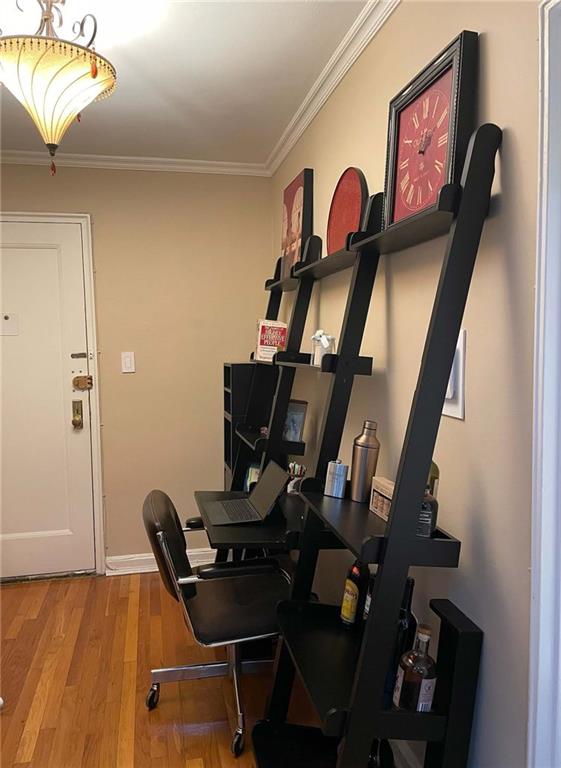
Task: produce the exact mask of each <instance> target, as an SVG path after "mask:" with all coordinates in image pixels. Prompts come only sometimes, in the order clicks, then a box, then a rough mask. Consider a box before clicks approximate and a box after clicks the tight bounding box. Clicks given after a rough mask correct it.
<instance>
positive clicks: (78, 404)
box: [72, 400, 84, 429]
mask: <svg viewBox="0 0 561 768" xmlns="http://www.w3.org/2000/svg"><path fill="white" fill-rule="evenodd" d="M72 426H73V427H74V429H83V428H84V413H83V410H82V401H81V400H73V401H72Z"/></svg>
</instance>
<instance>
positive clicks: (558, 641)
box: [528, 0, 561, 768]
mask: <svg viewBox="0 0 561 768" xmlns="http://www.w3.org/2000/svg"><path fill="white" fill-rule="evenodd" d="M559 40H561V0H545V1H542V3H541V5H540V7H539V54H540V64H539V102H540V104H539V167H538V212H537V255H536V307H535V329H534V402H533V445H532V453H533V455H532V464H533V467H532V469H533V471H532V570H531V612H530V659H529V662H530V663H529V710H528V766H529V768H546V767H547V768H550V766H560V765H561V637H560V634H559V628H560V627H561V518H560V514H559V511H560V510H561V265H560V263H559V253H560V252H561V222H560V220H559V213H558V211H559V204H560V202H561V149H560V147H559V146H558V140H557V137H558V136H559V135H560V134H561V78H560V76H559V73H560V72H561V46H559Z"/></svg>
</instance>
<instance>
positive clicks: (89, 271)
mask: <svg viewBox="0 0 561 768" xmlns="http://www.w3.org/2000/svg"><path fill="white" fill-rule="evenodd" d="M0 221H10V222H16V223H26V224H53V223H54V224H78V225H79V226H80V232H81V238H82V258H83V266H84V299H85V311H86V340H87V350H86V352H87V354H88V364H89V366H90V372H91V374H92V376H93V380H94V386H93V389H92V390H90V419H91V424H90V434H91V455H92V502H93V516H94V519H93V525H94V552H95V571H96V573H98V574H105V537H104V520H103V474H102V462H101V419H100V413H101V411H100V404H99V366H98V348H97V334H96V323H95V292H94V272H95V270H94V265H93V251H92V220H91V216H90V215H89V214H88V213H33V212H22V211H16V212H13V213H12V212H10V211H2V212H0Z"/></svg>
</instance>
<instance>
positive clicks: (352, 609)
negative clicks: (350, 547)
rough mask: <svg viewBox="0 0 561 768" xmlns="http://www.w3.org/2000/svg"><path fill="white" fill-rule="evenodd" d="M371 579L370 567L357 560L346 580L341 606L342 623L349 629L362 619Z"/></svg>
mask: <svg viewBox="0 0 561 768" xmlns="http://www.w3.org/2000/svg"><path fill="white" fill-rule="evenodd" d="M369 579H370V571H369V570H368V566H367V565H365V564H364V563H361V562H360V560H355V562H354V563H353V565H351V567H350V568H349V572H348V573H347V578H346V579H345V589H344V591H343V602H342V604H341V621H342V622H343V624H345V625H346V626H348V627H351V626H353V624H354V623H355V622H356V620H357V617H362V614H363V611H364V603H365V601H366V593H367V591H368V581H369Z"/></svg>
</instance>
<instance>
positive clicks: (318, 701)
mask: <svg viewBox="0 0 561 768" xmlns="http://www.w3.org/2000/svg"><path fill="white" fill-rule="evenodd" d="M501 137H502V133H501V131H500V129H499V128H498V127H497V126H495V125H492V124H487V125H483V126H481V127H480V128H479V129H478V130H477V131H475V133H474V134H473V136H472V138H471V141H470V145H469V148H468V152H467V157H466V161H465V165H464V171H463V175H462V179H461V182H460V184H459V185H448V186H446V187H444V188H443V189H442V190H441V193H440V197H439V201H438V203H437V205H436V206H435V207H434V208H433V209H431V210H429V211H426V212H424V213H422V214H419V215H418V216H415V217H412V218H411V219H408V220H405V221H403V222H400V223H399V224H396V225H392V226H391V227H389V228H388V229H386V230H382V231H380V232H377V233H375V234H372V233H371V232H360V233H355V234H354V235H353V236H351V237H350V238H349V242H348V248H349V253H351V254H355V255H358V260H357V261H356V262H354V268H355V273H354V277H355V278H356V280H355V283H356V285H355V288H354V289H353V290H355V291H357V292H359V293H358V294H357V295H360V289H361V285H362V280H361V279H359V273H360V269H361V266H360V265H362V264H368V263H369V268H368V269H367V268H366V267H365V268H364V270H365V271H364V272H363V273H362V274H363V275H366V276H367V277H365V284H367V285H368V284H369V285H370V290H371V288H372V283H371V282H370V280H372V281H373V279H374V275H375V272H376V265H377V262H378V259H379V257H380V255H381V254H388V255H389V254H392V253H394V252H398V251H400V250H402V249H403V248H407V247H411V246H414V245H415V244H417V243H420V242H422V241H426V240H429V239H431V238H434V237H436V236H437V235H442V234H444V233H446V232H447V233H448V241H447V245H446V250H445V254H444V260H443V264H442V269H441V274H440V280H439V284H438V288H437V291H436V296H435V300H434V305H433V310H432V315H431V320H430V324H429V328H428V332H427V337H426V340H425V346H424V352H423V357H422V361H421V367H420V371H419V376H418V380H417V386H416V389H415V394H414V397H413V402H412V406H411V411H410V415H409V421H408V425H407V430H406V434H405V439H404V443H403V447H402V452H401V458H400V462H399V468H398V472H397V478H396V485H395V491H394V495H393V500H392V506H391V511H390V518H389V521H388V523H387V524H386V523H384V522H383V521H382V520H381V519H379V518H377V517H376V516H375V515H373V514H372V513H371V512H369V510H368V505H365V504H356V503H355V502H352V501H350V500H348V499H334V498H331V497H328V496H324V495H323V493H322V490H323V483H324V469H325V463H326V461H328V460H329V459H332V458H335V455H336V452H337V450H338V448H339V444H338V441H339V440H340V434H339V433H340V432H341V431H342V429H343V425H344V417H345V414H346V407H347V405H348V395H347V391H348V387H349V383H348V381H346V379H343V380H341V382H340V383H338V384H337V383H336V381H337V379H336V376H335V377H334V379H333V384H332V396H331V398H330V403H328V408H327V411H326V416H325V420H324V427H323V431H322V441H321V445H322V446H323V448H324V456H323V458H320V461H319V462H318V467H317V470H318V471H317V475H318V476H317V478H316V479H313V478H310V479H306V480H305V481H304V483H303V485H302V491H301V496H302V498H303V499H304V501H305V502H306V506H307V512H306V520H305V526H304V530H303V534H302V541H301V547H300V556H299V560H298V566H297V570H296V576H295V581H294V584H293V593H292V599H291V600H290V601H286V602H284V603H281V604H280V605H279V607H278V618H279V625H280V631H281V641H280V642H279V646H278V649H277V658H276V663H275V680H274V685H273V690H272V693H271V697H270V701H269V704H268V709H267V719H266V720H263V721H261V722H259V723H257V724H256V726H255V728H254V730H253V744H254V750H255V755H256V762H257V766H258V768H287V766H290V768H366V766H367V763H368V756H369V752H370V747H371V743H372V740H373V739H374V738H375V737H377V738H388V739H406V740H421V741H426V742H427V744H428V746H427V749H426V754H425V763H424V765H425V768H463V767H464V766H466V765H467V760H468V752H469V743H470V736H471V728H472V721H473V712H474V706H475V696H476V690H477V678H478V672H479V661H480V654H481V646H482V639H483V634H482V632H481V630H480V629H479V628H478V627H477V626H476V625H475V624H473V622H472V621H470V619H468V618H467V617H466V616H465V615H464V614H463V613H462V612H461V611H460V610H459V609H458V608H457V607H456V606H455V605H453V604H452V603H451V602H450V601H449V600H432V601H431V603H430V606H431V609H432V610H433V611H434V613H435V614H436V616H437V617H438V619H439V620H440V637H439V645H438V651H437V666H438V682H437V688H436V693H435V699H434V703H433V711H432V712H430V713H414V712H404V711H399V710H394V709H390V710H388V709H384V707H383V694H384V682H385V678H386V673H387V670H388V666H389V664H390V659H391V656H392V651H393V646H394V643H395V638H396V631H397V619H398V615H399V608H400V604H401V598H402V595H403V591H404V587H405V582H406V579H407V576H408V572H409V568H410V567H411V566H425V567H448V568H451V567H457V565H458V562H459V556H460V542H459V541H457V540H456V539H454V537H453V536H451V535H450V534H448V533H447V532H445V531H443V530H440V529H437V530H436V531H435V534H434V536H433V537H432V538H431V539H421V538H418V537H417V536H416V535H415V532H416V518H417V514H418V510H419V503H420V500H421V499H422V496H423V491H424V487H425V482H426V478H427V475H428V471H429V466H430V461H431V457H432V455H433V451H434V445H435V441H436V436H437V432H438V427H439V423H440V418H441V414H442V406H443V403H444V398H445V393H446V386H447V381H448V377H449V374H450V369H451V366H452V362H453V358H454V351H455V347H456V341H457V338H458V334H459V331H460V326H461V322H462V317H463V313H464V309H465V304H466V300H467V296H468V291H469V286H470V282H471V277H472V273H473V268H474V264H475V258H476V255H477V250H478V247H479V241H480V237H481V233H482V229H483V224H484V221H485V218H486V216H487V213H488V208H489V201H490V195H491V186H492V182H493V177H494V166H495V156H496V153H497V151H498V149H499V146H500V142H501ZM330 258H331V257H327V258H326V259H322V260H321V261H320V262H318V263H317V264H316V265H315V266H310V267H309V269H313V270H315V271H316V273H317V274H318V276H320V275H319V270H321V269H328V268H329V264H327V265H325V266H322V262H324V261H325V262H327V261H328V259H330ZM340 258H341V259H342V260H343V261H344V260H345V259H346V260H347V266H350V262H349V259H350V256H345V257H344V258H343V257H342V256H341V257H340ZM357 264H358V265H359V266H358V267H357ZM298 274H299V273H298V272H297V271H295V275H298ZM363 303H364V299H363ZM359 304H360V301H359ZM359 319H362V322H364V320H365V319H366V315H364V317H363V318H360V317H359V316H358V315H357V317H356V318H355V320H356V322H357V323H358V321H359ZM346 322H350V323H351V325H352V323H353V322H354V321H353V320H351V321H349V319H348V318H346ZM357 334H358V338H355V337H356V335H357ZM361 334H362V331H361V328H360V327H359V325H357V326H355V328H354V332H353V333H350V332H349V339H348V346H346V345H344V346H343V348H341V347H340V352H342V354H341V357H340V359H339V360H338V361H333V363H334V365H336V366H340V365H343V366H345V370H346V377H347V378H348V376H350V375H351V374H352V375H354V373H356V372H358V371H359V369H360V368H361V366H362V365H363V364H362V363H359V360H361V358H359V357H358V353H359V347H360V341H361V338H362V335H361ZM330 408H331V409H332V410H333V412H332V413H331V414H329V409H330ZM332 434H334V435H335V439H334V441H333V443H330V440H331V436H332ZM329 547H333V548H341V547H344V548H346V549H348V550H349V551H350V552H352V553H353V554H354V555H355V556H356V557H360V559H361V560H362V561H363V562H365V563H376V564H378V572H377V578H376V581H375V588H374V593H373V596H372V602H371V608H370V613H369V616H368V620H367V622H366V624H365V626H364V627H363V628H358V629H356V630H355V631H353V630H351V631H349V630H348V629H347V628H345V627H343V626H342V624H341V622H340V619H339V606H332V605H323V604H321V603H317V602H314V601H313V600H310V592H311V588H312V582H313V578H314V572H315V568H316V562H317V557H318V552H319V550H320V549H322V548H329ZM360 630H362V631H360ZM296 672H298V674H299V676H300V677H301V679H302V682H303V684H304V686H305V688H306V691H307V693H308V695H309V697H310V700H311V702H312V703H313V705H314V706H315V709H316V712H317V715H318V717H319V719H320V722H321V727H319V728H310V727H304V726H300V725H295V724H289V723H287V721H286V720H287V711H288V703H289V699H290V694H291V690H292V683H293V679H294V675H295V673H296Z"/></svg>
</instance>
